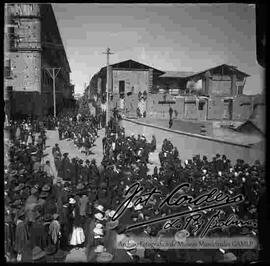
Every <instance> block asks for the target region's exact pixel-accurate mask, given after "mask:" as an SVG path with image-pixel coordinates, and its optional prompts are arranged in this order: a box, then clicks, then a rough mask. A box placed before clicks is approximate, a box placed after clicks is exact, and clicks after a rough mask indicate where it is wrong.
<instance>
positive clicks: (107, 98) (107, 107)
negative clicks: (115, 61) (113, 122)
mask: <svg viewBox="0 0 270 266" xmlns="http://www.w3.org/2000/svg"><path fill="white" fill-rule="evenodd" d="M110 50H111V49H110V48H107V50H106V52H105V53H103V54H106V55H107V95H106V96H107V97H106V100H107V103H106V109H107V110H106V125H108V122H109V85H110V80H109V59H110V54H113V53H111V52H110Z"/></svg>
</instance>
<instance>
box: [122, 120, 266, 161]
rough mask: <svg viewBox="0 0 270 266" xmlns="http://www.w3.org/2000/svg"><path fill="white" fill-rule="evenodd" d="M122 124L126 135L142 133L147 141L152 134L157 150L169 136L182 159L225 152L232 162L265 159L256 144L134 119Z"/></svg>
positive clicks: (210, 156) (210, 157) (211, 155)
mask: <svg viewBox="0 0 270 266" xmlns="http://www.w3.org/2000/svg"><path fill="white" fill-rule="evenodd" d="M122 126H124V127H125V129H126V134H127V135H129V134H131V133H134V134H144V135H145V136H146V138H147V140H148V141H150V140H151V136H152V135H155V136H156V139H157V149H158V150H159V151H160V150H161V145H162V142H163V140H164V139H165V138H169V139H170V140H171V141H172V143H173V145H175V146H176V147H177V149H178V151H179V156H180V159H181V160H182V161H183V160H188V159H191V158H192V157H193V156H194V155H196V154H200V155H201V156H202V155H206V156H207V157H208V158H209V159H210V160H211V159H212V157H214V156H215V155H216V154H217V153H219V154H221V155H222V154H225V155H226V156H227V157H228V158H229V159H230V160H231V161H232V163H235V162H236V160H237V159H243V160H244V161H245V162H247V163H254V161H255V160H260V161H261V162H264V160H265V152H264V150H262V149H259V147H256V146H254V148H251V147H248V146H246V145H240V144H233V143H229V142H225V141H220V140H216V139H213V138H209V137H203V136H198V135H196V134H191V133H186V132H180V131H174V130H170V129H165V128H161V127H157V126H153V125H149V124H143V123H141V122H138V121H136V120H134V121H133V120H123V121H122ZM259 146H260V145H259Z"/></svg>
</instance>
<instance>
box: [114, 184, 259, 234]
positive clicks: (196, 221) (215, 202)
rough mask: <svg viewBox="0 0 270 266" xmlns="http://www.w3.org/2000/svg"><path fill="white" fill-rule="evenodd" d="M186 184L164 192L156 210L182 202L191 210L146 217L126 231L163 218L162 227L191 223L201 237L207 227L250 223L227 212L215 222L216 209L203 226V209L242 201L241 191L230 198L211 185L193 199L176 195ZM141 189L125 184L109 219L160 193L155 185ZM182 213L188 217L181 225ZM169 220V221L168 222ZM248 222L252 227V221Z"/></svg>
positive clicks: (145, 203) (178, 226) (205, 232)
mask: <svg viewBox="0 0 270 266" xmlns="http://www.w3.org/2000/svg"><path fill="white" fill-rule="evenodd" d="M190 187H191V184H189V183H183V184H180V185H179V186H177V187H176V188H175V189H174V190H173V191H172V192H171V193H170V194H169V195H167V196H166V197H165V199H164V200H162V201H161V202H160V203H159V205H158V207H157V209H158V210H161V209H162V208H164V207H165V206H166V207H170V208H175V207H180V206H185V205H186V204H190V205H192V206H193V209H188V210H185V211H182V212H177V213H173V214H170V215H167V216H162V217H158V218H155V219H152V220H147V221H143V222H139V223H136V224H133V225H128V226H127V230H132V229H135V228H138V227H142V226H146V225H150V224H155V223H160V222H163V221H167V223H165V224H164V227H163V228H164V229H168V228H170V227H173V228H181V227H182V228H183V229H186V228H188V227H189V226H191V225H192V226H195V229H194V232H197V231H201V230H202V231H201V234H200V237H203V236H205V235H206V234H207V232H208V231H209V230H212V229H214V228H217V227H220V226H222V227H224V226H233V225H238V224H239V222H240V224H244V225H245V224H247V223H248V224H249V225H251V224H252V222H251V221H248V222H244V221H239V219H238V217H237V216H236V215H231V216H229V217H228V219H227V220H226V221H225V222H223V224H222V225H221V224H220V223H219V222H218V218H219V216H220V214H221V211H220V210H217V211H216V212H215V213H214V214H213V215H212V217H210V219H208V221H207V224H206V226H205V227H204V228H203V225H204V224H205V221H203V220H202V213H201V212H204V211H206V210H216V209H218V208H222V207H226V206H232V205H236V204H240V203H242V202H243V201H244V200H245V197H244V195H242V194H238V195H236V196H234V197H231V196H229V195H226V194H224V193H223V192H221V191H220V190H219V189H217V188H213V189H212V190H211V191H210V192H208V191H207V192H205V193H203V194H201V195H199V196H198V197H196V198H193V197H192V196H190V195H187V194H180V196H179V192H180V191H182V190H183V189H190ZM143 191H144V187H143V186H142V185H141V184H140V183H138V182H137V183H134V184H133V185H132V186H131V187H129V188H128V190H127V191H126V192H125V194H124V196H125V197H126V199H125V200H124V201H123V202H122V203H121V204H120V205H119V206H118V208H117V210H116V212H115V214H114V216H113V217H112V220H113V221H115V220H117V219H118V218H120V217H121V216H122V215H123V214H124V212H125V211H126V209H127V207H128V205H129V204H130V203H133V206H134V207H136V206H137V205H139V204H144V205H145V206H147V204H149V202H150V200H151V199H153V197H154V196H155V195H162V192H161V191H159V190H158V189H157V188H156V187H154V188H153V189H152V190H151V191H150V192H147V193H145V194H142V192H143ZM176 196H178V198H177V199H175V197H176ZM184 216H188V217H186V219H185V220H186V223H185V225H183V224H182V223H181V222H180V219H179V218H181V217H184ZM169 219H170V221H168V220H169ZM173 219H174V220H173ZM252 225H253V226H256V224H255V225H254V224H252Z"/></svg>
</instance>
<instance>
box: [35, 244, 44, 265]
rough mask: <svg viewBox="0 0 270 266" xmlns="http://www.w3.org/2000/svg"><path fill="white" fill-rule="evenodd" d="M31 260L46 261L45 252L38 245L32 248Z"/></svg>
mask: <svg viewBox="0 0 270 266" xmlns="http://www.w3.org/2000/svg"><path fill="white" fill-rule="evenodd" d="M32 262H34V263H44V262H47V258H46V252H45V251H44V250H42V249H41V248H40V247H39V246H35V247H34V248H33V250H32Z"/></svg>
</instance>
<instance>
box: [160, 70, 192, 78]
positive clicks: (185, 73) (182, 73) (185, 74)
mask: <svg viewBox="0 0 270 266" xmlns="http://www.w3.org/2000/svg"><path fill="white" fill-rule="evenodd" d="M192 74H194V72H188V71H165V74H163V75H161V76H160V78H186V77H189V76H190V75H192Z"/></svg>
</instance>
